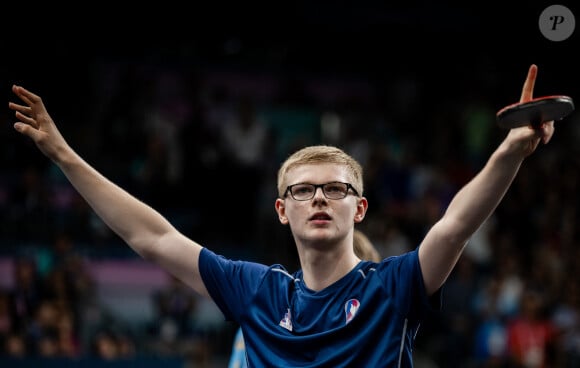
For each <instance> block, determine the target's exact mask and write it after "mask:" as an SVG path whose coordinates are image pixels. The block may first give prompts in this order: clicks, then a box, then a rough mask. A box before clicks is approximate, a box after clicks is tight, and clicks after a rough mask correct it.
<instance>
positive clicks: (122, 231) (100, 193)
mask: <svg viewBox="0 0 580 368" xmlns="http://www.w3.org/2000/svg"><path fill="white" fill-rule="evenodd" d="M53 161H54V162H55V163H56V165H58V166H59V168H60V169H61V170H62V171H63V173H64V174H65V175H66V177H67V178H68V179H69V181H70V183H71V184H72V185H73V186H74V187H75V189H76V190H77V191H78V192H79V193H80V195H81V196H82V197H83V198H84V199H85V200H86V201H87V203H88V204H89V205H90V206H91V208H92V209H93V210H94V211H95V213H96V214H97V215H98V216H99V217H100V218H101V219H102V220H103V221H104V222H105V223H106V224H107V225H108V226H109V227H110V228H111V229H112V230H113V231H114V232H115V233H116V234H117V235H119V236H120V237H121V238H122V239H123V240H124V241H125V242H126V243H127V244H128V245H129V246H131V248H133V249H134V250H135V251H136V252H137V253H139V254H140V255H142V256H146V255H147V254H148V253H149V252H151V251H152V249H151V248H152V247H153V246H154V244H155V243H156V242H157V239H159V238H160V237H161V236H163V235H165V234H167V233H168V232H171V231H173V227H172V225H171V224H170V223H169V222H168V221H166V220H165V219H164V218H163V217H162V216H161V215H160V214H159V213H158V212H157V211H155V210H154V209H152V208H151V207H149V206H148V205H146V204H145V203H143V202H141V201H140V200H138V199H137V198H135V197H133V196H132V195H130V194H129V193H127V192H126V191H125V190H124V189H122V188H121V187H119V186H118V185H116V184H115V183H113V182H111V181H110V180H108V179H107V178H106V177H104V176H103V175H102V174H100V173H99V172H98V171H97V170H95V169H94V168H93V167H92V166H90V165H89V164H88V163H87V162H86V161H84V160H83V159H82V158H81V157H80V156H79V155H78V154H77V153H75V152H74V151H73V150H72V149H70V148H68V149H64V150H62V151H61V152H59V154H58V157H57V158H53Z"/></svg>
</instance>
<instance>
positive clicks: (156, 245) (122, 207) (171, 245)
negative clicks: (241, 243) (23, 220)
mask: <svg viewBox="0 0 580 368" xmlns="http://www.w3.org/2000/svg"><path fill="white" fill-rule="evenodd" d="M12 91H13V92H14V93H15V94H16V95H17V96H18V97H19V98H20V99H21V100H22V101H23V102H24V105H20V104H16V103H13V102H10V103H9V104H8V107H9V108H10V109H12V110H14V111H15V114H16V118H17V119H18V122H16V123H15V124H14V129H16V130H17V131H18V132H19V133H21V134H23V135H25V136H28V137H29V138H30V139H32V140H33V141H34V143H35V144H36V146H37V147H38V148H39V149H40V150H41V151H42V153H44V154H45V155H46V156H47V157H48V158H50V159H51V160H52V161H53V162H54V163H55V164H56V165H57V166H58V167H59V168H60V169H61V170H62V172H63V173H64V174H65V175H66V177H67V178H68V180H69V181H70V183H71V184H72V185H73V186H74V187H75V189H76V190H77V191H78V192H79V193H80V195H81V196H82V197H83V198H84V199H85V200H86V201H87V203H88V204H89V205H90V206H91V207H92V209H93V210H94V211H95V213H96V214H97V215H98V216H99V217H100V218H101V219H102V220H103V221H104V222H105V223H106V224H107V225H108V226H109V227H110V228H111V229H112V230H113V231H114V232H115V233H116V234H117V235H119V236H120V237H121V238H122V239H123V240H124V241H125V242H126V243H127V244H128V245H129V246H130V247H131V248H132V249H133V250H134V251H135V252H137V253H138V254H139V255H140V256H142V257H143V258H145V259H147V260H151V261H153V262H155V263H157V264H159V265H160V266H161V267H163V268H165V269H166V270H167V271H168V272H170V273H172V274H173V275H175V276H176V277H178V278H179V279H181V280H182V281H183V282H184V283H186V284H187V285H189V286H191V287H192V288H193V289H194V290H196V291H197V292H198V293H200V294H202V295H206V296H207V295H208V293H207V290H206V288H205V286H204V284H203V281H202V279H201V276H200V273H199V267H198V261H199V254H200V252H201V249H202V247H201V245H199V244H198V243H196V242H194V241H192V240H190V239H188V238H187V237H185V236H184V235H183V234H181V233H180V232H179V231H177V229H175V227H173V226H172V225H171V224H170V223H169V222H168V221H167V220H166V219H165V218H164V217H163V216H162V215H161V214H160V213H159V212H157V211H156V210H154V209H153V208H151V207H149V206H148V205H147V204H145V203H143V202H142V201H140V200H138V199H137V198H135V197H134V196H132V195H130V194H129V193H127V192H126V191H125V190H123V189H122V188H121V187H119V186H117V185H116V184H115V183H113V182H111V181H110V180H108V179H107V178H105V177H104V176H103V175H101V174H100V173H99V172H98V171H97V170H95V169H94V168H93V167H91V166H90V165H89V164H88V163H87V162H86V161H84V160H83V159H82V158H81V157H80V156H79V155H78V154H77V153H76V152H75V151H74V150H73V149H72V148H71V147H70V146H69V145H68V143H67V142H66V141H65V139H64V138H63V137H62V135H61V134H60V132H59V130H58V129H57V127H56V125H55V124H54V121H53V120H52V118H51V117H50V115H49V114H48V112H47V110H46V108H45V106H44V103H43V101H42V99H41V98H40V97H39V96H37V95H35V94H33V93H31V92H30V91H28V90H26V89H24V88H23V87H20V86H12Z"/></svg>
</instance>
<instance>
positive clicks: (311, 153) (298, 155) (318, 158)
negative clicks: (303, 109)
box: [278, 145, 364, 198]
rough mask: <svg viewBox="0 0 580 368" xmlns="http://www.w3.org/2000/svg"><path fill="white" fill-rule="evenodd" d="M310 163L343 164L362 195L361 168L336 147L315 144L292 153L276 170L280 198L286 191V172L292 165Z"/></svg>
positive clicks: (353, 184)
mask: <svg viewBox="0 0 580 368" xmlns="http://www.w3.org/2000/svg"><path fill="white" fill-rule="evenodd" d="M311 164H336V165H344V166H346V168H347V169H348V172H349V174H350V176H351V180H352V183H350V184H351V185H352V186H353V188H354V189H355V190H356V192H357V193H358V194H359V195H360V196H362V195H363V190H364V186H363V168H362V166H361V165H360V164H359V163H358V162H357V161H356V160H355V159H354V158H352V157H351V156H350V155H349V154H347V153H346V152H344V151H343V150H341V149H340V148H338V147H334V146H327V145H317V146H308V147H305V148H302V149H300V150H298V151H296V152H294V153H293V154H292V155H290V156H289V157H288V158H287V159H286V161H284V163H283V164H282V166H281V167H280V169H279V170H278V196H280V198H282V197H283V196H284V192H285V191H286V187H287V185H288V184H287V183H286V174H287V173H288V171H289V170H290V169H292V168H294V167H297V166H301V165H311Z"/></svg>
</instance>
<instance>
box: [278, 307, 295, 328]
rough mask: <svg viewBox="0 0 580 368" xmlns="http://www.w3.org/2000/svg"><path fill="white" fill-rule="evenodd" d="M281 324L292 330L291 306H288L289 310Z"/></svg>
mask: <svg viewBox="0 0 580 368" xmlns="http://www.w3.org/2000/svg"><path fill="white" fill-rule="evenodd" d="M279 325H280V326H282V327H284V328H285V329H287V330H288V331H292V318H291V314H290V308H288V311H287V312H286V313H285V314H284V318H282V320H281V321H280V323H279Z"/></svg>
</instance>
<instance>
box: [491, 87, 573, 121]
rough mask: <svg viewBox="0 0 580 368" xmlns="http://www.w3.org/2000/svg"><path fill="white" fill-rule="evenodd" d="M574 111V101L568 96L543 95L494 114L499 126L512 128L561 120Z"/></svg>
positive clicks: (509, 106)
mask: <svg viewBox="0 0 580 368" xmlns="http://www.w3.org/2000/svg"><path fill="white" fill-rule="evenodd" d="M572 111H574V101H572V98H571V97H569V96H564V95H557V96H544V97H537V98H534V99H532V100H530V101H526V102H517V103H514V104H511V105H508V106H506V107H504V108H503V109H501V110H499V111H498V112H497V114H496V117H497V123H498V125H499V126H500V127H501V128H504V129H512V128H517V127H520V126H524V125H529V124H531V125H532V126H534V127H536V126H539V125H541V124H542V123H544V122H546V121H551V120H554V121H557V120H562V119H563V118H565V117H566V116H568V115H569V114H570V113H571V112H572Z"/></svg>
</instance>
